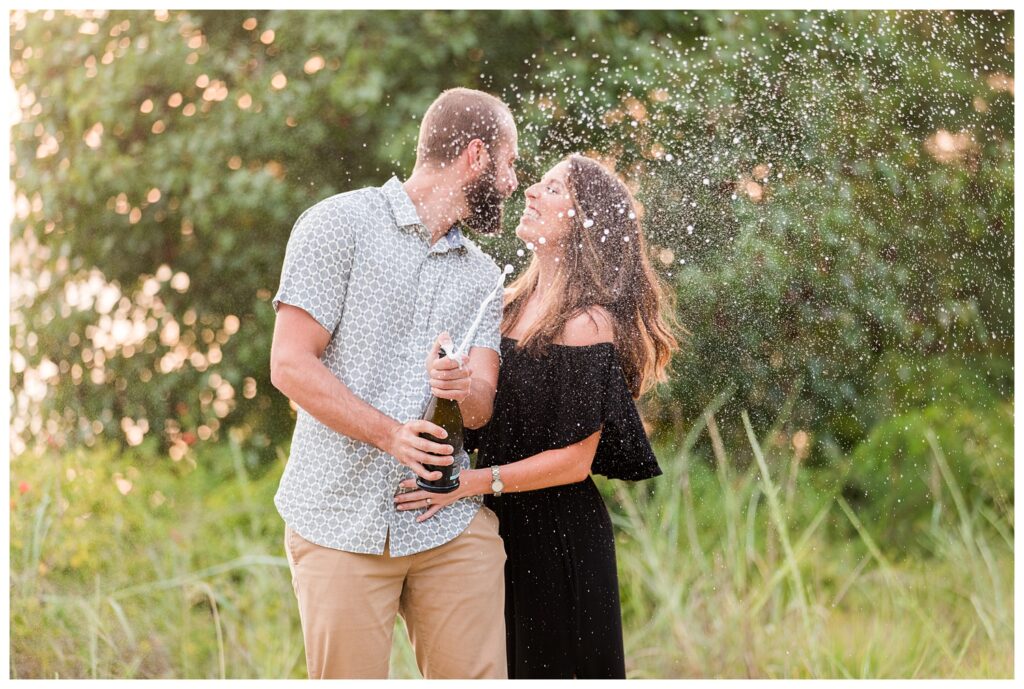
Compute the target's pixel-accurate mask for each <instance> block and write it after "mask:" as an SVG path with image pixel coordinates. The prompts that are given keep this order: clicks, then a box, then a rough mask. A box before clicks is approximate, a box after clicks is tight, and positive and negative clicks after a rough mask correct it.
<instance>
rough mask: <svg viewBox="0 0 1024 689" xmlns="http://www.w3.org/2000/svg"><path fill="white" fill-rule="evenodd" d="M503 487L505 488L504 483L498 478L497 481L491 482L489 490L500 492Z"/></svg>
mask: <svg viewBox="0 0 1024 689" xmlns="http://www.w3.org/2000/svg"><path fill="white" fill-rule="evenodd" d="M504 489H505V484H504V483H502V482H501V481H500V480H499V481H494V482H493V483H491V490H493V491H494V492H495V493H500V492H501V491H503V490H504Z"/></svg>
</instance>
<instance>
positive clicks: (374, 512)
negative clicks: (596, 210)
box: [273, 177, 501, 556]
mask: <svg viewBox="0 0 1024 689" xmlns="http://www.w3.org/2000/svg"><path fill="white" fill-rule="evenodd" d="M499 278H500V271H499V269H498V266H497V265H495V263H494V261H493V260H491V258H490V257H489V256H487V254H485V253H483V252H482V251H481V250H480V249H479V248H478V247H477V246H476V245H475V244H474V243H473V242H471V241H470V240H469V239H467V238H465V237H463V236H462V235H461V233H460V232H459V231H458V228H457V227H456V228H453V229H452V230H451V231H450V232H449V233H448V234H447V235H445V236H444V237H441V238H440V239H439V240H438V241H437V242H435V243H434V244H433V245H431V244H430V235H429V232H428V231H427V229H426V228H425V227H424V226H423V225H422V224H421V222H420V220H419V217H418V216H417V214H416V208H415V206H414V205H413V203H412V200H411V199H410V198H409V196H408V194H406V192H405V189H404V188H403V186H402V184H401V182H399V180H398V179H397V178H395V177H392V178H391V179H390V180H389V181H388V182H387V183H386V184H385V185H384V186H383V187H369V188H365V189H360V190H357V191H351V192H347V193H344V194H338V195H336V196H332V197H330V198H328V199H325V200H323V201H321V202H319V203H317V204H316V205H314V206H312V207H311V208H309V209H308V210H306V211H305V212H304V213H303V214H302V215H301V216H299V219H298V220H297V221H296V223H295V226H294V228H293V229H292V233H291V237H290V238H289V240H288V247H287V250H286V252H285V259H284V267H283V269H282V271H281V283H280V287H279V289H278V292H277V294H276V295H275V296H274V300H273V305H274V309H275V310H277V309H278V308H279V306H280V304H281V303H282V302H283V303H286V304H291V305H293V306H297V307H299V308H301V309H303V310H305V311H306V312H307V313H309V314H310V315H311V316H312V317H313V318H315V319H316V320H317V322H319V323H320V325H322V326H323V327H324V328H325V329H327V330H328V331H329V332H330V333H331V339H330V341H329V342H328V344H327V347H326V349H325V350H324V352H323V355H322V357H321V360H322V361H323V363H324V364H325V365H326V366H327V368H328V369H329V370H330V371H331V373H332V374H334V375H335V376H337V377H338V379H339V380H341V382H343V383H344V384H345V385H346V386H347V387H348V389H349V390H351V391H352V393H353V394H355V395H356V396H357V397H359V398H360V399H362V400H363V401H365V402H367V403H368V404H370V405H371V406H373V407H375V408H376V409H378V410H380V411H381V412H383V413H384V414H387V415H388V416H391V417H393V418H394V419H396V420H398V421H400V422H405V421H408V420H410V419H415V418H419V417H420V416H421V415H422V414H423V411H424V409H425V408H426V405H427V402H428V401H429V400H430V394H431V393H430V384H429V381H428V378H427V371H426V359H427V354H428V353H429V351H430V348H431V346H432V344H433V342H434V340H435V338H436V337H437V336H438V335H439V334H440V333H441V332H443V331H448V333H450V334H451V336H452V339H453V340H454V341H455V342H456V343H461V341H462V339H463V337H464V336H465V334H466V332H467V331H468V330H469V328H470V326H471V324H472V322H473V320H474V317H475V316H476V313H477V309H478V308H479V306H480V304H481V303H482V302H483V300H484V299H485V298H486V296H487V295H488V294H490V292H491V291H492V290H493V289H494V288H495V287H496V286H497V284H498V280H499ZM500 321H501V299H500V298H496V299H494V300H493V301H492V302H491V305H490V307H489V308H488V310H487V312H486V314H485V317H484V318H483V320H482V322H481V323H480V326H479V329H478V330H477V333H476V336H475V337H474V339H473V342H472V344H471V346H475V347H487V348H490V349H493V350H495V351H498V352H500V343H501V338H500V334H499V325H500ZM462 468H463V469H467V468H469V467H468V458H467V457H465V456H463V458H462ZM414 477H415V475H414V474H413V473H412V471H410V470H409V469H408V468H406V467H405V466H403V465H401V464H399V463H398V461H397V460H395V459H394V458H393V457H391V456H390V455H388V454H386V453H385V452H384V451H382V450H380V449H378V448H376V447H374V446H373V445H370V444H368V443H364V442H361V441H359V440H354V439H352V438H350V437H348V436H346V435H343V434H341V433H338V432H337V431H334V430H332V429H331V428H328V427H327V426H325V425H324V424H322V423H321V422H320V421H318V420H317V419H315V418H313V417H312V416H311V415H310V414H309V413H307V412H306V411H305V410H303V409H299V411H298V417H297V419H296V423H295V432H294V434H293V436H292V445H291V453H290V455H289V458H288V463H287V464H286V466H285V470H284V474H283V475H282V477H281V483H280V485H279V486H278V489H277V494H276V495H275V496H274V504H275V506H276V507H277V510H278V512H279V513H280V514H281V516H282V517H283V518H284V521H285V523H286V524H288V526H290V527H291V528H292V529H293V530H295V531H296V532H297V533H299V534H300V535H301V536H302V537H303V538H305V539H306V540H308V541H311V542H313V543H316V544H319V545H322V546H326V547H329V548H337V549H339V550H344V551H348V552H353V553H372V554H381V553H383V551H384V544H385V539H386V538H387V537H388V534H389V533H390V544H389V551H390V554H391V555H393V556H401V555H410V554H412V553H417V552H421V551H424V550H428V549H430V548H435V547H437V546H439V545H443V544H444V543H447V542H448V541H450V540H452V539H453V538H455V537H456V536H458V535H459V534H460V533H462V531H464V530H465V528H466V527H467V526H468V525H469V522H470V520H472V518H473V516H474V515H475V514H476V512H477V510H478V509H479V507H480V504H481V499H480V498H479V497H475V498H468V499H463V500H459V501H457V502H455V503H454V504H452V505H449V506H448V507H445V508H443V509H442V510H440V511H439V512H438V513H437V514H435V515H434V516H433V517H432V518H430V519H428V520H426V521H424V522H422V523H417V522H416V517H417V516H418V515H419V514H420V513H419V512H418V511H416V510H409V511H402V512H400V511H398V510H397V509H395V505H394V503H393V500H392V499H393V497H394V495H395V493H396V492H397V491H398V484H399V483H400V482H401V481H403V480H405V479H407V478H414Z"/></svg>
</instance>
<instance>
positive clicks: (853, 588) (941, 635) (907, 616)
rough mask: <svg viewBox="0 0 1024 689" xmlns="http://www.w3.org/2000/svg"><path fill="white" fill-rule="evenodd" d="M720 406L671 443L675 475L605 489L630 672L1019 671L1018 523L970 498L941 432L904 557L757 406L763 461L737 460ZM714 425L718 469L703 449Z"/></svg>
mask: <svg viewBox="0 0 1024 689" xmlns="http://www.w3.org/2000/svg"><path fill="white" fill-rule="evenodd" d="M720 403H721V400H719V401H717V402H715V403H713V404H712V405H711V406H710V407H709V408H708V409H707V410H705V413H704V415H703V418H702V419H701V420H700V421H699V422H698V423H697V424H695V425H694V427H693V429H692V430H691V432H690V433H689V434H688V435H687V436H686V437H685V438H684V439H683V441H682V442H681V443H680V446H679V447H678V448H675V450H674V452H668V451H665V452H662V453H660V459H661V465H662V468H663V469H664V470H665V475H664V476H663V477H661V478H659V479H656V480H654V481H651V482H648V483H649V485H639V486H630V485H627V484H623V483H618V482H610V483H609V484H608V485H607V486H606V488H607V489H608V490H610V491H611V492H612V493H613V495H614V502H616V503H617V504H618V506H619V510H616V511H615V512H613V520H614V523H615V525H616V527H617V528H618V531H619V537H618V548H619V557H618V561H619V579H620V587H621V589H622V599H623V622H624V626H625V628H626V630H627V634H626V646H627V647H626V656H627V669H628V672H629V674H630V676H631V677H723V678H746V677H761V678H763V677H767V678H779V677H799V678H869V677H871V678H921V677H1007V678H1008V677H1012V676H1013V605H1012V600H1013V589H1012V575H1013V538H1012V525H1011V524H1008V523H1006V522H1005V520H1000V519H999V518H998V517H997V516H996V514H995V513H994V512H993V511H992V510H990V509H988V508H987V507H985V506H984V505H983V503H981V502H980V501H979V502H978V503H977V504H975V505H969V504H967V502H966V500H965V498H964V495H963V491H962V490H961V488H960V486H958V485H957V483H956V481H955V478H954V475H953V472H952V471H951V470H950V468H949V466H948V464H947V462H946V460H945V455H944V453H943V451H942V448H941V447H940V446H939V445H938V443H937V440H936V436H935V434H934V433H929V434H928V442H929V443H930V444H931V447H932V450H933V460H934V462H935V467H936V471H937V473H938V474H940V475H941V477H942V480H943V486H942V493H943V494H944V495H943V494H939V495H937V496H936V501H935V505H936V510H933V513H932V519H931V523H930V524H929V526H928V528H927V531H926V537H925V543H924V544H923V545H924V550H925V552H926V553H927V555H926V556H925V557H919V556H915V557H912V558H906V559H902V560H901V561H900V562H899V564H894V563H893V562H891V561H890V558H888V557H887V556H886V555H885V554H884V553H883V550H882V548H880V547H879V545H878V543H876V541H875V539H874V537H873V536H872V530H873V529H872V528H871V527H872V525H869V524H864V523H862V521H861V520H860V519H859V518H858V516H857V511H856V510H855V509H854V508H853V507H851V506H850V504H849V503H848V502H847V500H846V499H845V498H844V497H843V496H842V495H841V494H840V493H839V490H840V487H841V485H840V483H839V482H838V481H837V482H834V484H833V485H832V487H826V488H825V489H823V488H822V487H821V486H815V485H813V483H812V482H811V481H810V480H809V479H807V478H806V477H805V476H804V474H802V473H801V472H799V471H798V467H799V464H800V459H801V458H800V456H799V452H798V451H795V450H793V449H792V448H791V447H789V446H781V445H780V444H779V443H772V444H771V447H770V449H769V448H766V443H765V442H764V441H763V440H759V439H758V438H757V437H756V436H755V432H754V430H753V428H752V427H751V425H750V421H749V419H748V418H747V416H746V414H745V413H744V414H742V415H741V419H740V421H741V422H742V424H743V426H744V428H745V430H746V434H747V437H748V441H749V445H750V447H749V453H748V455H749V456H752V457H753V459H754V461H753V462H750V463H749V464H747V466H746V467H745V468H741V464H740V463H739V462H736V461H730V457H728V456H727V455H726V452H725V449H724V447H723V446H722V444H721V441H720V438H719V434H718V430H717V423H716V420H715V413H716V411H717V408H718V406H719V405H720ZM776 430H778V429H777V428H776V429H772V430H771V431H769V432H768V433H767V434H766V437H771V436H773V435H774V434H775V431H776ZM704 431H707V433H708V435H709V436H710V438H711V446H712V451H713V454H714V460H715V462H714V467H713V468H711V467H709V466H708V465H707V464H706V463H704V462H698V461H695V457H694V455H693V449H694V445H695V443H696V440H697V438H698V436H699V434H700V433H701V432H704ZM943 497H945V499H943ZM950 501H951V502H952V504H953V506H954V508H955V510H954V512H953V513H952V514H945V511H947V507H946V505H947V504H948V503H949V502H950ZM829 532H831V533H829ZM847 532H852V534H851V536H850V537H847V538H843V537H842V535H843V534H844V533H847ZM914 552H915V553H917V552H918V551H917V550H916V549H915V551H914Z"/></svg>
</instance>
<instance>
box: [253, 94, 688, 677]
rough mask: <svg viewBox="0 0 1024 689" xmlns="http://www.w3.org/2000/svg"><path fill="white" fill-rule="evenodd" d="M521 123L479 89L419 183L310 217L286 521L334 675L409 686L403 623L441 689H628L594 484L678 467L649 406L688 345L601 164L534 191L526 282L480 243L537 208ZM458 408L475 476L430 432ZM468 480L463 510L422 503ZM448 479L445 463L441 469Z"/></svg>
mask: <svg viewBox="0 0 1024 689" xmlns="http://www.w3.org/2000/svg"><path fill="white" fill-rule="evenodd" d="M517 156H518V135H517V130H516V125H515V121H514V120H513V117H512V115H511V112H510V111H509V109H508V107H507V106H506V105H505V104H504V103H503V102H502V101H500V100H499V99H497V98H495V97H493V96H491V95H489V94H486V93H483V92H480V91H473V90H469V89H452V90H449V91H445V92H444V93H442V94H441V95H440V96H439V97H438V98H437V100H435V101H434V103H433V104H432V105H431V106H430V108H429V109H428V110H427V112H426V114H425V115H424V118H423V121H422V123H421V126H420V136H419V142H418V145H417V150H416V165H415V168H414V170H413V173H412V175H411V176H410V177H409V179H408V180H406V181H405V182H404V183H403V182H401V181H399V180H398V179H397V178H392V179H390V180H389V181H388V182H387V183H386V184H384V186H382V187H373V188H366V189H360V190H357V191H351V192H348V193H344V194H339V195H336V196H332V197H330V198H328V199H326V200H324V201H321V202H319V203H317V204H316V205H314V206H312V207H311V208H309V209H308V210H306V211H305V212H304V213H303V214H302V215H301V216H300V217H299V219H298V220H297V221H296V223H295V227H294V228H293V230H292V233H291V236H290V238H289V240H288V247H287V251H286V255H285V260H284V266H283V269H282V274H281V282H280V287H279V289H278V292H277V294H276V295H275V297H274V300H273V305H274V308H275V310H276V311H277V321H276V325H275V330H274V338H273V348H272V352H271V378H272V381H273V383H274V385H275V386H276V387H277V388H278V389H279V390H281V392H283V393H284V394H285V395H287V396H288V397H289V398H290V399H291V401H292V402H293V403H294V404H295V405H296V406H297V407H298V415H297V420H296V425H295V432H294V436H293V438H292V445H291V453H290V456H289V459H288V463H287V465H286V466H285V470H284V474H283V476H282V478H281V484H280V486H279V488H278V491H277V494H276V496H275V498H274V503H275V505H276V507H277V509H278V511H279V512H280V514H281V516H282V517H283V519H284V521H285V525H286V526H285V536H284V545H285V551H286V553H287V557H288V563H289V566H290V569H291V575H292V584H293V588H294V591H295V595H296V598H297V601H298V607H299V616H300V620H301V624H302V633H303V638H304V641H305V649H306V665H307V670H308V673H309V676H310V677H311V678H386V677H387V676H388V668H389V657H390V651H391V641H392V632H393V629H394V625H395V615H396V614H400V615H401V616H402V618H403V620H404V621H405V625H406V628H407V629H408V633H409V637H410V640H411V642H412V645H413V648H414V649H415V653H416V660H417V663H418V665H419V668H420V671H421V672H422V673H423V675H424V676H425V677H427V678H505V677H511V678H571V677H579V678H624V677H625V659H624V653H623V643H622V622H621V615H620V609H619V591H618V581H617V578H616V568H615V544H614V540H613V536H612V527H611V522H610V520H609V517H608V511H607V509H606V508H605V506H604V503H603V501H602V499H601V496H600V494H599V492H598V490H597V488H596V486H595V485H594V483H593V481H592V480H591V479H590V475H591V474H602V475H604V476H607V477H610V478H616V479H624V480H639V479H646V478H651V477H654V476H657V475H658V474H660V473H661V472H660V469H659V468H658V464H657V462H656V460H655V457H654V454H653V452H652V451H651V448H650V444H649V443H648V441H647V437H646V435H645V433H644V429H643V426H642V424H641V421H640V417H639V415H638V413H637V410H636V406H635V401H634V400H635V399H636V398H637V397H639V395H640V393H641V392H643V391H644V390H646V389H647V388H649V387H650V386H651V385H653V384H654V383H655V382H656V381H657V380H659V379H664V375H665V373H664V372H665V368H666V366H667V364H668V361H669V358H670V355H671V352H672V350H673V349H675V347H676V341H675V339H674V337H673V334H672V330H671V328H670V324H671V323H672V316H671V303H670V301H671V300H670V299H669V296H668V294H667V293H666V292H665V290H664V289H663V287H662V286H661V284H660V282H659V280H658V278H657V276H656V275H655V274H654V272H653V271H652V269H651V267H650V265H649V262H648V258H647V256H646V247H645V243H644V238H643V234H642V232H641V225H640V218H639V216H638V209H637V208H636V205H635V203H634V200H633V198H632V196H631V194H630V192H629V191H628V190H627V188H626V187H625V186H624V185H623V184H622V183H621V182H620V181H619V180H618V179H617V178H616V177H615V175H614V174H612V173H611V172H610V171H608V170H606V169H605V168H604V167H603V166H601V165H600V164H599V163H597V162H596V161H594V160H591V159H589V158H586V157H584V156H580V155H572V156H569V157H568V158H566V159H565V160H563V161H562V162H560V163H558V164H557V165H555V166H554V167H553V168H551V170H549V171H548V172H547V173H545V174H544V176H543V178H542V179H541V180H540V181H539V182H537V183H536V184H534V185H533V186H531V187H529V188H528V189H526V191H525V196H526V209H525V211H524V213H523V216H522V218H521V219H520V221H519V224H518V227H517V228H516V236H517V237H519V239H520V240H522V241H523V242H524V243H526V245H527V246H528V247H532V249H533V257H532V260H531V262H530V264H529V267H528V268H527V269H526V271H525V272H524V273H523V274H522V275H521V276H520V277H519V278H518V279H516V280H515V281H514V282H513V283H512V285H511V286H510V287H509V288H508V289H507V290H505V295H504V304H502V299H495V300H493V301H492V302H491V305H490V306H489V307H488V308H487V310H486V311H485V312H484V316H483V319H482V321H480V322H479V325H478V327H477V328H476V330H475V333H474V334H473V335H472V340H471V341H470V342H468V346H467V349H468V355H462V356H456V357H448V356H446V357H439V356H438V352H439V349H440V348H441V347H442V346H443V345H447V344H448V342H449V341H450V338H452V337H454V338H456V339H461V338H463V337H464V335H465V334H466V333H469V332H471V324H472V322H473V321H474V318H475V316H476V315H477V308H478V306H479V305H480V304H481V303H482V302H483V301H484V300H485V299H486V297H487V295H488V294H489V293H490V292H491V291H492V290H493V289H494V287H495V285H497V284H498V283H499V280H500V277H501V271H500V270H499V269H498V267H497V266H496V265H495V263H494V261H493V260H491V259H490V258H489V257H488V256H487V255H486V254H484V253H483V252H482V251H481V250H480V249H479V248H478V247H477V246H476V245H475V244H474V243H473V242H472V241H471V240H470V239H469V238H468V237H466V236H464V235H463V233H462V230H463V229H468V230H470V231H472V232H474V233H479V234H490V233H496V232H498V231H499V230H500V227H501V217H502V207H503V204H504V202H505V200H506V199H508V198H509V197H510V196H511V195H512V194H513V193H514V192H515V191H516V189H517V187H518V181H517V178H516V170H515V167H516V159H517ZM431 395H435V396H437V397H438V398H442V399H449V400H454V401H456V402H457V404H458V406H459V409H460V411H461V414H462V417H463V420H464V425H465V428H466V433H465V436H466V441H467V442H466V444H467V445H468V446H470V449H472V448H477V450H478V461H477V466H476V468H470V467H469V462H468V457H467V456H466V455H465V454H460V455H459V456H457V457H453V456H452V455H451V453H452V448H451V445H449V444H446V443H443V442H442V443H437V442H433V441H431V440H430V439H427V438H425V437H423V436H425V435H431V436H434V437H435V438H441V439H443V438H444V437H445V431H444V429H442V428H440V427H439V426H436V425H434V424H432V423H431V422H429V421H426V420H423V419H421V416H422V415H423V411H424V408H425V407H426V405H427V402H428V401H429V399H430V398H431ZM453 462H459V463H460V465H461V466H460V467H459V469H460V470H461V471H460V472H459V487H458V488H457V489H455V490H454V491H452V492H448V493H437V492H432V491H429V490H424V489H423V488H420V487H418V486H417V478H418V479H420V482H421V483H422V482H429V481H431V480H436V479H438V478H439V477H440V472H438V471H436V467H437V466H445V465H450V464H452V463H453ZM424 465H428V466H427V467H425V466H424Z"/></svg>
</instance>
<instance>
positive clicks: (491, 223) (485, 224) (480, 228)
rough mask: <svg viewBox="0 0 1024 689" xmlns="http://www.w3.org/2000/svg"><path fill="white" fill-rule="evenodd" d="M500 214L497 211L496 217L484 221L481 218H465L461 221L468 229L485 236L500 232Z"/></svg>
mask: <svg viewBox="0 0 1024 689" xmlns="http://www.w3.org/2000/svg"><path fill="white" fill-rule="evenodd" d="M502 218H503V216H502V214H501V212H500V211H499V213H498V217H496V218H493V219H487V220H486V221H484V220H483V219H482V218H467V219H466V220H465V221H463V222H464V223H465V225H466V227H468V228H469V229H470V230H472V231H473V232H475V233H476V234H482V235H486V236H493V235H496V234H500V233H501V221H502Z"/></svg>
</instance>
